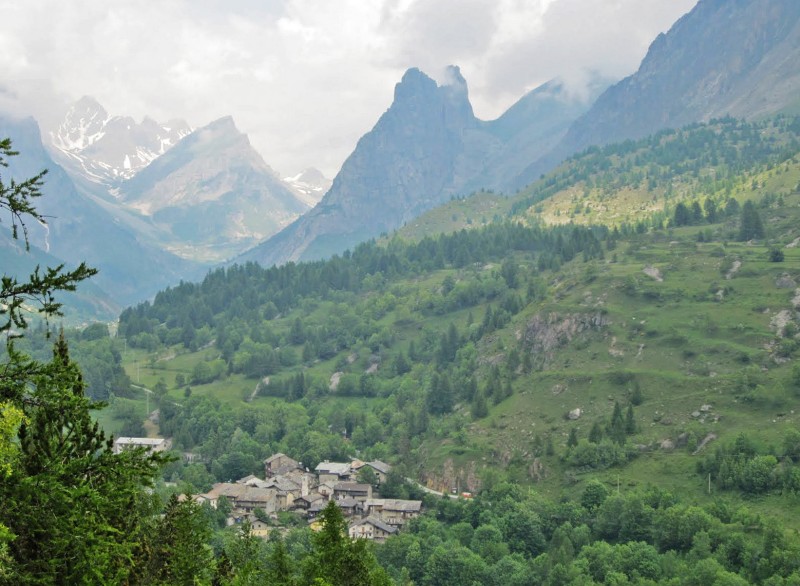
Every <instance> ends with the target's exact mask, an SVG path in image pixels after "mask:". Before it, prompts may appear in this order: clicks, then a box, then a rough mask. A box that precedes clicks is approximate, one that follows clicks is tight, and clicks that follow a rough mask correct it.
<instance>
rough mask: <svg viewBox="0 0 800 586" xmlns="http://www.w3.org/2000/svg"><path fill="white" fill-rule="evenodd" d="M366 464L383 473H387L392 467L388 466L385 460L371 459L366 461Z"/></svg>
mask: <svg viewBox="0 0 800 586" xmlns="http://www.w3.org/2000/svg"><path fill="white" fill-rule="evenodd" d="M367 466H372V467H373V468H375V470H377V471H378V472H381V473H383V474H389V470H391V469H392V467H391V466H389V464H387V463H386V462H381V461H380V460H373V461H372V462H367Z"/></svg>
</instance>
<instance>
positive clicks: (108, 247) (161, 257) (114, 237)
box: [0, 118, 203, 307]
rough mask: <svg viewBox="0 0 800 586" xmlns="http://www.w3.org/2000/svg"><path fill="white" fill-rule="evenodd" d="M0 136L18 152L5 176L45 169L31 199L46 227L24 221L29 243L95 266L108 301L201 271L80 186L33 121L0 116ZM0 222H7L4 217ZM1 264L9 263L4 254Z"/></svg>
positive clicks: (126, 299)
mask: <svg viewBox="0 0 800 586" xmlns="http://www.w3.org/2000/svg"><path fill="white" fill-rule="evenodd" d="M0 136H4V137H6V136H7V137H10V138H11V139H12V141H13V146H14V149H15V150H17V151H18V152H19V153H20V154H19V155H18V156H16V157H14V158H13V159H12V160H11V161H10V165H9V167H8V169H7V170H6V171H5V172H4V179H15V180H17V181H19V180H22V179H25V178H28V177H31V176H33V175H35V174H37V173H38V172H40V171H41V170H42V169H47V170H48V174H47V176H46V178H45V183H44V188H43V197H41V198H40V199H39V200H37V201H36V206H37V209H38V210H39V211H40V212H41V213H42V214H43V215H44V216H45V217H46V218H47V225H40V224H38V223H35V222H34V223H31V222H28V228H29V230H30V239H31V244H32V245H33V246H34V247H36V248H38V249H39V250H40V251H41V253H46V254H49V255H50V256H51V257H55V258H57V259H59V260H60V261H66V262H67V263H70V264H71V265H76V264H77V263H79V262H81V261H84V260H85V261H87V262H88V263H89V264H90V266H93V267H95V268H97V269H99V271H100V272H99V274H98V275H97V277H95V278H94V279H93V280H92V281H93V283H95V284H96V285H97V286H98V287H100V288H101V289H102V290H103V291H105V292H106V294H107V296H108V298H109V299H110V300H112V302H111V303H112V304H115V305H116V306H117V307H118V306H121V305H125V304H129V303H133V302H135V301H137V300H141V299H144V298H146V297H148V296H150V295H152V294H154V293H155V292H156V291H158V290H159V289H161V288H163V287H165V286H167V285H169V284H171V283H174V282H176V280H179V279H181V278H191V277H199V276H201V275H202V273H203V271H202V270H201V267H200V266H199V265H197V264H196V263H192V262H190V261H186V260H183V259H181V258H178V257H177V256H175V255H173V254H170V253H169V252H166V251H164V250H162V249H160V248H159V247H157V246H155V245H154V244H152V243H151V242H148V241H147V240H146V239H143V238H141V236H140V235H139V234H137V232H136V231H135V230H133V229H131V228H130V227H129V226H126V225H125V223H124V222H121V221H120V219H119V216H117V215H115V214H114V213H113V211H109V210H108V209H106V208H105V207H103V206H102V205H100V204H99V203H98V202H97V201H95V199H93V198H92V197H91V196H90V195H87V194H86V193H85V192H83V191H82V190H79V189H78V188H77V187H76V185H75V183H74V182H73V181H72V179H71V178H70V176H69V175H68V174H67V173H66V172H65V171H64V169H63V168H62V167H60V166H59V165H58V164H56V163H55V161H53V159H52V158H51V157H50V155H49V153H48V152H47V150H46V149H45V147H44V145H43V144H42V140H41V133H40V131H39V127H38V125H37V124H36V122H35V121H34V120H33V119H31V118H28V119H25V120H12V119H8V118H5V119H3V118H0ZM0 221H2V225H3V226H5V227H8V226H10V224H9V223H8V219H7V218H6V217H2V218H0ZM9 250H10V249H6V251H7V252H8V251H9ZM9 254H11V253H9ZM3 263H4V266H8V264H7V263H8V259H6V257H5V254H4V255H3ZM107 305H108V304H107Z"/></svg>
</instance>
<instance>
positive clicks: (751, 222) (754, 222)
mask: <svg viewBox="0 0 800 586" xmlns="http://www.w3.org/2000/svg"><path fill="white" fill-rule="evenodd" d="M761 238H764V225H763V224H762V222H761V216H760V215H759V213H758V210H757V209H756V206H755V204H754V203H753V202H752V201H750V200H748V201H746V202H745V203H744V205H743V206H742V214H741V218H740V221H739V240H741V241H745V240H760V239H761Z"/></svg>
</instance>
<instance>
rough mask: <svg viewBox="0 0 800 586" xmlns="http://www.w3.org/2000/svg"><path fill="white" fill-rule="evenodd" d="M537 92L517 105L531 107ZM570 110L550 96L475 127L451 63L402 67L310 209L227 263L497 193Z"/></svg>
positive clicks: (272, 255)
mask: <svg viewBox="0 0 800 586" xmlns="http://www.w3.org/2000/svg"><path fill="white" fill-rule="evenodd" d="M544 94H545V92H540V93H536V92H533V93H532V94H531V95H528V96H526V97H525V98H523V100H525V101H527V102H531V103H532V102H535V101H537V100H540V99H542V98H543V96H544ZM549 95H550V97H551V98H552V97H553V94H552V93H551V94H549ZM556 104H558V105H556ZM576 104H577V102H575V101H572V102H571V101H570V100H567V99H565V96H559V97H558V98H557V99H555V98H554V99H553V100H552V104H551V105H553V108H550V109H548V108H538V107H522V106H520V107H518V108H517V109H516V110H515V111H514V113H512V114H511V117H512V118H513V121H511V123H509V122H510V119H502V118H501V119H499V120H497V121H493V122H484V121H482V120H479V119H478V118H476V117H475V115H474V113H473V110H472V105H471V104H470V101H469V91H468V88H467V82H466V80H465V79H464V77H463V76H462V75H461V71H460V70H459V68H458V67H455V66H450V67H448V68H447V70H446V72H445V76H444V81H442V82H440V83H437V82H436V81H434V80H433V79H432V78H431V77H429V76H427V75H426V74H425V73H423V72H422V71H420V70H419V69H416V68H412V69H409V70H408V71H406V72H405V74H404V75H403V77H402V79H401V80H400V82H399V83H397V84H396V86H395V89H394V100H393V102H392V105H391V106H390V107H389V109H388V110H387V111H386V112H385V113H384V114H383V115H382V116H381V117H380V119H379V120H378V122H377V123H376V124H375V127H374V128H373V129H372V130H371V131H370V132H368V133H367V134H366V135H364V136H363V137H362V138H361V139H360V140H359V141H358V144H357V146H356V148H355V150H354V151H353V153H352V154H351V155H350V156H349V157H348V159H347V160H346V161H345V163H344V165H343V166H342V169H341V171H340V172H339V174H338V175H337V176H336V178H335V179H334V180H333V184H332V186H331V188H330V190H329V191H328V192H327V193H326V194H325V196H324V197H323V199H322V200H321V201H320V203H319V204H318V205H317V206H316V207H315V208H314V209H313V210H311V211H310V212H309V213H307V214H305V215H304V216H302V217H301V218H300V219H298V220H297V221H295V222H294V223H293V224H291V225H290V226H289V227H287V228H286V229H284V230H283V231H281V232H280V233H278V234H277V235H276V236H274V237H272V238H271V239H269V240H268V241H267V242H265V243H263V244H261V245H259V246H258V247H256V248H255V249H253V250H252V251H248V252H247V253H245V254H244V255H243V256H242V257H240V258H239V259H237V260H238V261H247V260H255V261H257V262H260V263H262V264H265V265H271V264H280V263H283V262H287V261H298V260H314V259H319V258H324V257H327V256H330V255H332V254H335V253H339V252H342V251H344V250H346V249H347V248H351V247H353V246H354V245H356V244H358V243H359V242H362V241H364V240H367V239H369V238H372V237H375V236H378V235H379V234H381V233H382V232H388V231H391V230H394V229H395V228H398V227H400V226H401V225H402V224H403V223H404V222H406V221H408V220H411V219H412V218H414V217H416V216H418V215H419V214H421V213H422V212H424V211H426V210H428V209H430V208H432V207H435V206H436V205H439V204H441V203H443V202H445V201H447V200H449V199H450V198H452V197H453V196H459V195H465V194H467V193H469V192H470V191H474V190H477V189H480V188H481V187H488V188H494V187H497V186H498V185H500V184H501V183H502V182H503V181H505V180H506V179H507V178H508V177H509V176H511V177H513V176H515V175H516V173H518V172H520V171H521V170H522V169H524V168H525V166H527V164H528V163H529V162H530V161H531V160H533V159H534V158H535V157H536V156H539V155H541V154H542V153H543V152H545V151H546V149H547V148H550V147H551V146H552V145H553V144H554V143H555V141H556V140H558V138H560V137H561V133H562V132H563V131H564V130H565V129H566V127H567V125H568V123H569V122H570V121H572V120H573V119H574V118H575V117H576V116H577V115H578V114H579V113H580V112H583V111H584V110H585V108H586V107H588V104H586V103H585V102H584V103H583V104H582V105H576ZM511 126H515V127H516V130H518V131H519V132H515V131H514V129H512V128H511ZM527 136H529V137H534V138H533V139H529V138H526V137H527ZM496 168H501V169H502V171H499V172H495V171H494V169H496Z"/></svg>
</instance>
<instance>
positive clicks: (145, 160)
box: [50, 96, 191, 186]
mask: <svg viewBox="0 0 800 586" xmlns="http://www.w3.org/2000/svg"><path fill="white" fill-rule="evenodd" d="M190 132H191V128H190V127H189V125H188V124H186V122H183V121H182V120H173V121H170V123H169V124H168V125H163V124H159V123H158V122H156V121H155V120H153V119H152V118H150V117H147V116H145V117H144V119H143V120H142V123H141V124H137V123H136V121H135V120H134V119H133V118H131V117H129V116H109V115H108V113H107V112H106V110H105V108H103V106H102V105H101V104H100V103H99V102H98V101H97V100H96V99H95V98H93V97H91V96H83V97H82V98H81V99H79V100H78V101H76V102H75V103H74V104H72V106H70V108H69V110H68V111H67V113H66V115H65V116H64V119H63V120H62V122H61V124H59V126H58V128H56V129H55V130H53V131H51V132H50V139H51V144H52V146H53V147H54V150H53V154H54V155H55V156H56V157H59V158H60V160H61V162H62V163H63V164H64V166H65V168H67V169H72V168H73V167H77V168H78V169H79V170H78V169H72V170H77V172H78V173H79V174H80V175H82V176H84V177H86V178H88V179H89V180H91V181H93V182H95V183H100V184H104V185H109V186H111V185H117V184H118V182H119V181H120V180H122V179H127V178H130V177H132V176H133V175H135V174H136V173H137V172H138V171H139V170H140V169H142V168H143V167H145V166H146V165H148V164H149V163H150V162H151V161H152V160H153V159H155V158H156V157H159V156H161V155H163V154H164V153H165V152H166V151H167V150H168V149H170V148H171V147H172V146H174V145H175V144H176V143H177V142H178V141H179V140H180V139H181V138H183V137H184V136H186V135H187V134H189V133H190ZM59 153H60V155H59ZM64 155H66V156H64Z"/></svg>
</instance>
